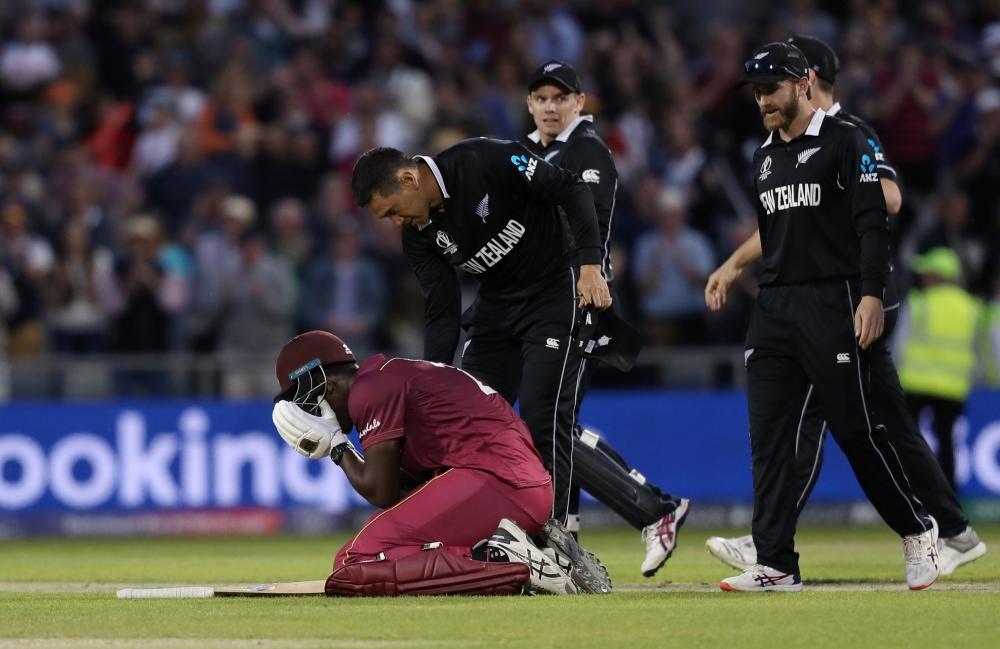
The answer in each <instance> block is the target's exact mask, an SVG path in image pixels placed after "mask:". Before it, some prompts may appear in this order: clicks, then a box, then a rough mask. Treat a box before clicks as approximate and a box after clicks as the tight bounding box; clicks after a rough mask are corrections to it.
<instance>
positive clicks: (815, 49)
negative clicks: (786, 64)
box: [785, 34, 840, 84]
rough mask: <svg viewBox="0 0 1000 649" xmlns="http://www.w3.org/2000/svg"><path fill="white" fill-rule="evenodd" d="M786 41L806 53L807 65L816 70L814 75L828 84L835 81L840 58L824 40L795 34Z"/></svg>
mask: <svg viewBox="0 0 1000 649" xmlns="http://www.w3.org/2000/svg"><path fill="white" fill-rule="evenodd" d="M785 42H786V43H790V44H791V45H794V46H795V47H797V48H799V49H800V50H802V53H803V54H805V55H806V61H808V62H809V67H811V68H812V69H813V70H815V71H816V76H817V77H819V78H820V79H822V80H823V81H826V82H827V83H829V84H832V83H834V82H836V80H837V72H838V71H839V70H840V59H839V58H837V53H836V52H834V51H833V48H832V47H830V46H829V45H827V44H826V43H825V42H824V41H821V40H820V39H818V38H813V37H812V36H804V35H802V34H796V35H795V36H791V37H789V38H788V40H786V41H785Z"/></svg>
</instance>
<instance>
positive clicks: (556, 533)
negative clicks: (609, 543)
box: [542, 518, 611, 595]
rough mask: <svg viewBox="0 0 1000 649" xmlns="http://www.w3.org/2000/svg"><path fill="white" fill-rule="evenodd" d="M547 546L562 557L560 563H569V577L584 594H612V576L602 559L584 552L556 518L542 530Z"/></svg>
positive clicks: (551, 519) (550, 520)
mask: <svg viewBox="0 0 1000 649" xmlns="http://www.w3.org/2000/svg"><path fill="white" fill-rule="evenodd" d="M542 534H543V536H544V537H545V545H546V546H548V547H549V548H552V549H553V550H555V552H556V554H557V555H561V556H560V558H559V563H561V564H564V565H565V564H566V563H569V565H570V566H571V568H570V570H569V575H570V577H571V578H572V579H573V582H574V583H575V584H576V585H577V587H578V588H579V589H580V590H581V591H583V592H584V593H591V594H594V595H607V594H609V593H611V576H610V575H609V574H608V570H607V568H605V567H604V564H602V563H601V561H600V559H598V558H597V557H595V556H594V555H593V554H592V553H590V552H587V551H586V550H584V549H583V548H582V547H581V546H580V544H579V543H578V542H577V540H576V539H575V538H573V535H572V534H571V533H570V532H569V530H567V529H566V528H565V527H563V525H562V524H561V523H560V522H559V521H557V520H556V519H554V518H550V519H549V522H548V523H546V524H545V527H544V528H542Z"/></svg>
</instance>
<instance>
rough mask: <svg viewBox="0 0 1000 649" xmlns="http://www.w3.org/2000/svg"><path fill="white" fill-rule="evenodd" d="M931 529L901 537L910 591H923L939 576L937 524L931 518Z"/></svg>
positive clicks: (907, 583)
mask: <svg viewBox="0 0 1000 649" xmlns="http://www.w3.org/2000/svg"><path fill="white" fill-rule="evenodd" d="M928 518H930V519H931V529H929V530H927V531H926V532H921V533H920V534H911V535H910V536H904V537H903V561H904V562H905V564H906V585H907V586H909V587H910V590H923V589H925V588H929V587H930V586H931V584H933V583H934V582H935V581H936V580H937V578H938V575H940V574H941V564H940V562H939V561H938V550H937V548H938V524H937V521H936V520H934V517H933V516H928Z"/></svg>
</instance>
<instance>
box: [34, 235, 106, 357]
mask: <svg viewBox="0 0 1000 649" xmlns="http://www.w3.org/2000/svg"><path fill="white" fill-rule="evenodd" d="M112 264H113V260H112V256H111V253H110V252H109V251H108V250H105V249H101V248H97V247H95V246H94V245H93V243H92V242H91V240H90V231H89V230H88V228H87V226H86V224H85V223H83V222H82V221H80V220H76V221H70V222H68V223H67V224H66V226H65V228H64V229H63V234H62V245H61V246H60V247H59V249H58V255H57V259H56V263H55V267H54V269H53V272H52V277H51V280H50V283H49V286H48V289H49V290H48V293H49V294H48V308H47V316H46V324H47V328H48V334H49V340H50V341H51V346H50V348H51V349H52V351H54V352H57V353H63V354H65V353H78V354H88V353H89V354H92V353H95V352H100V351H104V350H106V349H107V345H108V337H107V326H108V321H107V314H106V313H105V311H104V309H103V308H102V306H101V299H100V293H101V291H102V290H107V289H108V287H109V284H110V282H111V281H112V270H113V267H112Z"/></svg>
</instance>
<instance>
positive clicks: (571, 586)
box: [500, 519, 580, 595]
mask: <svg viewBox="0 0 1000 649" xmlns="http://www.w3.org/2000/svg"><path fill="white" fill-rule="evenodd" d="M504 523H511V525H512V526H513V529H512V528H511V527H510V526H507V525H505V524H504ZM500 527H502V528H503V529H504V530H505V531H506V532H507V533H508V534H510V535H511V536H512V537H514V539H515V540H517V541H518V542H519V543H523V544H524V545H525V547H526V549H527V551H528V554H527V556H523V555H521V554H519V553H517V552H515V551H514V549H513V548H510V547H505V550H506V551H507V552H509V553H510V554H513V555H514V556H515V557H517V558H518V559H519V560H520V562H521V563H524V564H525V565H527V566H528V570H529V575H530V581H529V582H528V584H526V587H527V589H528V592H529V593H530V594H533V595H577V594H579V590H580V588H579V586H578V585H577V584H576V583H575V582H574V581H573V579H572V578H571V577H570V576H569V575H566V579H568V581H567V582H566V586H565V590H564V591H563V592H557V591H555V590H552V589H551V588H549V587H546V586H542V585H540V584H536V583H534V580H535V576H534V572H533V570H532V564H533V562H532V558H531V548H532V547H535V546H534V544H533V543H532V542H531V540H530V539H528V537H527V535H526V534H525V533H524V531H523V530H522V529H521V528H520V527H518V526H517V524H516V523H514V522H513V521H510V520H508V519H504V520H503V521H501V522H500ZM536 549H537V550H538V552H539V553H540V555H541V556H542V557H545V553H544V552H542V551H541V550H540V549H538V548H536ZM545 560H546V561H548V560H549V559H548V558H547V557H545ZM553 565H555V567H556V569H557V570H559V572H561V573H562V572H563V571H562V569H561V568H559V566H558V565H557V564H553ZM550 577H551V576H550Z"/></svg>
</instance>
